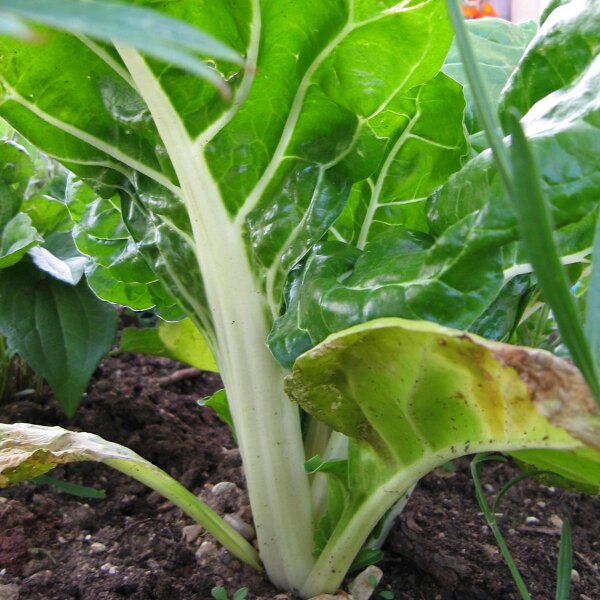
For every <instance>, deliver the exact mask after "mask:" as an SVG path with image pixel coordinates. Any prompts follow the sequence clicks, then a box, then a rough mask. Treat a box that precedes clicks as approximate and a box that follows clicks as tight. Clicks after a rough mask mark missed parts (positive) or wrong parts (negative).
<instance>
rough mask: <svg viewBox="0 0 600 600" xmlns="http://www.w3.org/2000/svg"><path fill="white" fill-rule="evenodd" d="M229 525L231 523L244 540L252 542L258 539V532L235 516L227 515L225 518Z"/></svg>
mask: <svg viewBox="0 0 600 600" xmlns="http://www.w3.org/2000/svg"><path fill="white" fill-rule="evenodd" d="M223 518H224V519H225V521H227V523H229V524H230V525H231V526H232V527H233V528H234V529H235V530H236V531H237V532H238V533H239V534H240V535H241V536H242V537H243V538H246V539H247V540H248V541H252V540H253V539H254V538H255V537H256V532H255V531H254V527H252V525H248V523H246V522H245V521H242V520H241V519H240V518H239V517H236V516H235V515H225V516H224V517H223Z"/></svg>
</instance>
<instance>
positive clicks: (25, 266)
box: [0, 261, 117, 416]
mask: <svg viewBox="0 0 600 600" xmlns="http://www.w3.org/2000/svg"><path fill="white" fill-rule="evenodd" d="M0 286H1V289H2V291H1V293H0V333H1V334H2V335H3V336H5V338H6V341H7V344H8V347H9V348H10V349H12V350H13V351H15V352H17V353H18V354H19V355H20V356H22V357H23V359H24V360H25V361H26V362H27V363H28V364H29V365H30V366H31V367H32V368H33V370H34V371H35V372H36V373H38V374H39V375H42V376H43V377H44V378H45V379H46V380H47V381H48V383H49V384H50V387H51V388H52V391H53V392H54V394H55V396H56V398H57V400H58V402H59V403H60V405H61V407H62V408H63V410H64V411H65V413H66V414H67V415H68V416H73V414H74V413H75V410H76V408H77V406H78V405H79V402H80V399H81V395H82V394H83V392H84V391H85V389H86V387H87V384H88V382H89V380H90V378H91V376H92V374H93V372H94V371H95V370H96V367H97V366H98V363H99V362H100V360H101V359H102V358H103V357H104V356H105V355H106V354H107V352H108V351H109V350H110V348H111V346H112V344H113V342H114V340H115V337H116V328H117V315H116V311H115V310H114V308H113V307H112V306H109V305H108V304H106V303H104V302H101V301H100V300H98V298H96V296H94V294H93V293H92V292H91V291H90V290H89V289H88V287H87V286H86V285H85V282H81V283H79V284H78V285H76V286H73V285H68V284H66V283H63V282H61V281H58V280H56V279H54V278H52V277H49V276H46V275H45V274H44V273H43V272H41V271H39V270H38V269H36V268H35V267H34V266H33V265H32V264H31V263H29V262H28V261H22V262H21V263H20V264H19V265H17V266H15V267H13V268H11V269H6V270H3V271H2V272H0Z"/></svg>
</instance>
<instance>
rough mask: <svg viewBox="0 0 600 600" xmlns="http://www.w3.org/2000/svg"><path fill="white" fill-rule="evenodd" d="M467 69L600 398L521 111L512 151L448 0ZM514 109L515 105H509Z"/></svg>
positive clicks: (547, 285)
mask: <svg viewBox="0 0 600 600" xmlns="http://www.w3.org/2000/svg"><path fill="white" fill-rule="evenodd" d="M446 5H447V7H448V13H449V15H450V18H451V20H452V24H453V26H454V31H455V33H456V43H457V45H458V47H459V49H460V52H461V55H462V58H463V62H464V65H465V71H466V73H467V76H468V78H469V83H470V84H471V88H472V90H473V96H474V99H475V105H476V108H477V113H478V117H479V120H480V122H481V124H482V126H483V128H484V130H485V132H486V136H487V138H488V141H489V144H490V147H491V148H492V150H493V153H494V159H495V161H496V165H497V168H498V172H499V173H500V176H501V178H502V181H503V182H504V185H505V187H506V190H507V192H508V194H509V195H510V196H511V197H512V199H513V202H514V206H515V210H516V212H517V217H518V222H519V231H520V236H521V241H522V243H523V246H524V247H525V250H526V252H527V255H528V257H529V261H530V262H531V264H532V266H533V269H534V271H535V274H536V276H537V278H538V282H539V286H540V288H541V290H542V293H543V295H544V299H545V301H546V302H547V303H548V305H549V306H550V308H551V309H552V312H553V314H554V318H555V319H556V322H557V324H558V327H559V330H560V333H561V336H562V339H563V341H564V343H565V345H566V346H567V348H568V349H569V351H570V353H571V356H572V357H573V360H574V362H575V364H576V365H577V367H578V368H579V370H580V371H581V372H582V374H583V376H584V377H585V380H586V382H587V384H588V385H589V387H590V389H591V390H592V393H593V394H594V396H595V398H596V401H597V402H598V403H599V404H600V384H599V383H598V376H597V371H596V366H595V364H594V362H593V360H592V353H591V351H590V347H589V345H588V343H587V340H586V337H585V334H584V331H583V326H582V323H581V316H580V315H579V314H578V313H577V310H576V308H575V305H574V303H573V299H572V297H571V294H570V291H569V286H568V283H567V279H566V276H565V274H564V271H563V267H562V265H561V263H560V259H559V257H558V252H557V249H556V245H555V244H554V240H553V237H552V231H553V223H552V216H551V214H550V211H549V209H548V206H547V203H546V202H545V199H544V196H543V192H542V188H541V185H540V178H539V175H538V169H537V166H536V164H535V160H534V158H533V155H532V153H531V150H530V148H529V145H528V142H527V139H526V137H525V133H524V132H523V129H522V127H521V123H520V121H519V116H518V115H516V114H515V113H514V112H513V113H510V114H509V127H510V133H511V134H512V138H513V140H512V151H511V154H510V155H509V153H508V151H507V148H506V146H505V144H504V140H503V139H502V135H501V131H502V130H501V127H500V122H499V120H498V117H497V115H496V114H495V113H494V112H493V111H492V109H491V103H490V101H489V98H488V94H487V91H486V88H485V83H484V81H483V78H482V77H481V74H480V72H479V66H478V64H477V60H476V58H475V54H474V52H473V49H472V47H471V44H470V41H469V34H468V32H467V29H466V27H465V23H464V20H463V18H462V15H461V13H460V9H459V7H458V4H457V3H456V2H454V0H446ZM509 112H510V111H509Z"/></svg>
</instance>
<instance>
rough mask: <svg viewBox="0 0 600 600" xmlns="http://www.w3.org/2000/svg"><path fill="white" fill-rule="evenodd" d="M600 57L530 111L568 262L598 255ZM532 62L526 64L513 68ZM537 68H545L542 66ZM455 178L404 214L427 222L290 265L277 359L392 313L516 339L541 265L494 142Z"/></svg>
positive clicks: (355, 198)
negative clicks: (528, 249) (415, 212)
mask: <svg viewBox="0 0 600 600" xmlns="http://www.w3.org/2000/svg"><path fill="white" fill-rule="evenodd" d="M584 4H585V6H588V4H586V3H582V4H581V5H580V6H579V8H578V10H579V11H583V12H584V13H586V11H587V13H589V7H588V8H585V10H584V8H582V7H583V5H584ZM596 12H597V11H596ZM587 13H586V14H587ZM559 16H560V15H559ZM571 16H572V15H571ZM588 16H589V14H588ZM570 18H571V17H570ZM556 27H558V25H557V26H556ZM569 31H570V34H569V35H570V36H571V37H574V38H577V34H576V33H575V32H574V31H571V30H569ZM545 39H546V33H545V30H544V29H543V28H542V30H540V32H539V33H538V34H537V35H536V36H535V37H534V39H533V41H532V45H531V47H534V46H535V45H536V44H538V45H539V47H540V48H542V49H543V48H544V47H545V46H544V44H545V43H546V42H545V41H544V40H545ZM577 39H579V42H578V43H583V41H582V39H580V38H577ZM573 43H575V42H573ZM595 47H596V48H600V46H595ZM540 51H541V50H540ZM599 60H600V57H599V58H596V59H595V60H592V61H587V62H583V63H581V64H579V69H580V77H579V78H577V79H575V80H574V81H573V82H572V83H568V84H567V85H564V86H563V87H560V89H557V90H556V91H554V90H550V89H548V92H553V93H550V95H548V96H546V97H544V98H541V99H540V100H539V102H537V103H536V104H535V105H534V106H532V107H531V109H530V110H529V112H528V113H527V114H526V115H525V116H524V118H523V121H522V122H523V126H524V128H525V131H526V133H527V135H528V137H529V143H530V146H531V148H532V151H533V153H534V155H535V157H536V161H537V162H538V164H539V165H540V171H541V177H542V186H543V189H544V193H545V195H546V197H548V198H549V200H550V202H551V205H552V209H553V213H554V214H553V217H554V221H555V223H556V225H557V231H556V233H555V239H556V243H557V245H558V248H559V252H560V258H561V262H563V263H565V264H577V263H579V264H584V265H585V264H586V263H587V262H588V261H589V256H590V254H591V249H592V244H593V235H594V224H595V219H596V218H597V215H598V198H599V197H600V177H599V176H598V173H599V170H598V166H599V165H600V145H599V143H598V140H599V139H600V138H599V136H598V126H597V124H598V122H599V121H598V117H599V115H600V106H599V105H598V102H597V98H598V94H597V90H598V89H599V88H600V62H598V61H599ZM524 68H525V67H524V64H521V63H520V64H519V65H518V66H517V69H516V71H515V73H519V72H520V71H521V70H522V69H524ZM531 77H532V79H535V74H534V73H533V72H532V74H531ZM427 85H432V84H426V86H427ZM507 93H508V92H505V93H504V95H505V96H506V94H507ZM503 97H504V96H503ZM574 174H576V175H574ZM446 179H447V181H446V182H445V183H444V184H443V185H442V186H441V187H440V188H438V189H437V190H435V191H434V192H433V193H432V194H431V195H430V196H429V198H428V200H427V202H426V207H425V208H426V210H424V211H423V212H422V213H420V216H419V220H418V221H416V220H415V219H414V218H412V219H407V222H405V223H404V224H402V223H400V226H402V225H404V227H408V228H410V229H412V230H417V231H418V232H419V233H416V234H415V232H414V231H413V232H410V231H406V230H404V231H401V230H399V231H397V232H395V233H383V234H380V235H379V237H376V238H374V239H373V241H368V243H367V244H365V245H364V247H361V245H359V244H357V243H356V242H354V244H355V246H358V248H357V247H355V246H350V245H348V246H343V245H341V244H340V243H339V242H338V243H332V242H328V243H327V244H326V243H321V244H318V245H316V246H315V247H314V248H313V250H312V252H311V253H310V254H309V255H308V256H307V257H306V258H305V259H304V261H303V262H302V263H301V264H299V265H298V266H297V268H296V269H295V271H294V272H293V273H292V277H291V278H290V281H289V282H288V285H287V288H286V295H285V297H286V312H285V313H284V315H283V316H282V317H280V318H279V319H278V320H277V321H276V322H275V326H274V328H273V330H272V332H271V336H270V347H271V350H272V351H273V352H274V354H275V355H276V356H277V358H278V360H280V361H281V362H282V363H283V364H285V365H286V366H288V367H291V365H292V364H293V361H294V359H295V358H296V357H297V356H298V355H299V354H300V353H301V352H303V351H305V350H307V349H308V348H310V347H311V346H313V345H314V344H316V343H318V342H320V341H321V340H323V339H324V338H325V337H326V336H327V335H328V334H330V333H333V332H335V331H338V330H340V329H342V328H343V327H346V326H348V325H349V324H356V323H361V322H364V321H367V320H369V319H373V318H378V317H388V316H402V317H406V318H411V319H424V320H431V321H434V322H438V323H441V324H444V325H447V326H451V327H456V328H459V329H472V330H474V331H476V332H479V333H482V334H484V335H490V336H492V337H494V338H495V339H508V336H510V332H511V331H512V330H513V329H514V328H515V327H516V325H517V324H518V319H519V316H520V314H521V312H522V310H523V308H524V306H523V300H524V295H523V294H525V293H527V286H524V287H522V290H521V291H522V292H523V293H521V294H519V293H514V292H515V289H516V288H513V289H512V291H511V288H510V287H508V286H509V285H510V282H511V281H512V279H513V278H514V277H517V276H519V277H521V276H523V275H527V274H529V273H531V272H532V270H533V269H532V266H531V265H530V264H528V261H527V260H526V259H525V258H524V255H523V250H522V248H521V247H520V245H518V244H517V240H518V230H517V220H516V215H515V213H514V210H513V207H512V204H511V200H510V198H509V197H508V196H507V194H506V192H505V189H504V186H503V185H502V182H501V180H500V178H499V176H498V173H497V172H496V168H495V164H494V162H493V159H492V155H491V152H490V151H489V150H488V151H485V152H483V153H481V154H480V155H478V156H476V157H475V158H473V159H471V160H470V161H469V162H467V163H466V164H465V165H464V166H463V167H462V168H461V169H460V170H457V172H456V173H455V174H453V175H452V174H451V175H449V176H448V175H447V176H446ZM399 181H400V182H403V181H404V179H399ZM360 185H362V184H357V185H355V187H354V189H353V192H352V194H351V196H350V200H349V203H348V207H347V209H346V213H347V212H348V211H349V210H350V208H349V207H350V206H352V205H356V206H360V204H361V200H360V194H359V192H357V188H358V186H360ZM363 193H364V192H363ZM363 204H364V202H363ZM365 212H366V211H364V210H363V214H364V213H365ZM356 214H358V211H356ZM382 220H383V221H385V219H382ZM336 225H337V224H336ZM378 225H379V223H378ZM340 229H341V226H340ZM386 236H387V237H386ZM336 237H337V239H338V240H340V241H342V240H343V241H346V240H345V239H344V237H343V236H336ZM361 250H362V252H361ZM500 325H501V326H500Z"/></svg>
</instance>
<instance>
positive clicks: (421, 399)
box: [286, 319, 600, 577]
mask: <svg viewBox="0 0 600 600" xmlns="http://www.w3.org/2000/svg"><path fill="white" fill-rule="evenodd" d="M286 389H287V391H288V393H289V395H290V397H291V398H292V399H293V400H295V401H296V402H298V403H299V404H300V406H301V407H302V408H303V409H304V410H306V411H307V412H309V413H310V414H311V415H313V416H315V417H316V418H318V419H319V420H321V421H323V422H325V423H326V424H328V425H329V426H331V427H332V428H334V429H335V430H337V431H340V432H342V433H344V434H345V435H347V436H349V437H350V438H351V442H350V446H349V450H348V459H347V467H346V469H344V468H343V467H344V466H346V463H345V461H341V462H336V463H333V464H334V465H337V466H336V467H335V477H336V479H337V480H338V481H341V482H342V487H341V488H340V493H341V494H343V496H342V497H341V499H339V500H338V501H337V502H336V504H335V505H332V506H331V507H330V509H331V510H330V512H329V513H328V514H327V516H326V518H329V519H333V520H334V524H333V527H329V528H322V529H321V531H322V532H323V533H327V534H328V539H327V544H326V545H325V548H324V551H323V553H322V554H321V555H320V557H319V560H318V561H317V566H316V567H315V571H314V572H313V575H314V576H315V577H318V574H319V572H320V571H319V569H320V567H319V564H321V565H325V564H326V562H327V558H328V556H330V554H329V553H330V552H333V551H334V550H335V553H336V556H338V554H337V553H338V552H342V553H343V547H344V546H345V545H346V544H349V542H350V540H352V541H353V542H355V541H356V540H355V538H354V536H356V535H358V532H357V531H356V530H354V527H353V519H357V518H359V517H358V515H361V517H362V518H366V515H370V520H369V524H371V525H372V526H373V527H374V526H375V524H376V523H377V521H378V520H379V519H380V518H381V517H382V516H383V515H384V514H385V512H386V511H387V510H388V509H389V508H390V507H391V506H393V504H394V503H395V502H396V501H397V500H398V499H399V498H400V497H401V496H402V494H404V493H405V492H406V491H407V490H408V489H409V488H410V486H411V485H413V484H414V483H416V482H417V481H418V480H419V479H420V478H421V477H422V476H423V475H424V474H426V473H427V472H429V471H430V470H431V469H433V468H435V467H437V466H440V465H442V464H444V463H446V462H447V461H449V460H452V459H454V458H456V457H458V456H461V455H464V454H471V453H478V452H484V451H487V450H501V451H509V452H510V451H512V450H526V449H531V451H532V452H533V451H534V450H535V451H536V452H538V451H539V450H544V449H546V450H549V449H552V450H570V451H575V452H581V453H582V454H581V455H580V456H581V459H582V460H586V461H587V466H589V465H595V468H594V469H593V470H588V471H587V472H585V475H584V471H582V470H580V469H578V468H577V467H574V468H573V469H571V470H569V469H568V468H565V467H563V468H562V473H561V474H562V475H563V476H566V477H570V476H571V475H573V478H574V479H575V481H576V482H578V483H581V484H583V483H584V482H585V483H587V488H588V490H589V489H592V488H594V489H598V485H599V484H600V471H599V470H598V464H599V463H598V461H599V460H600V452H598V450H599V449H600V446H599V444H598V440H599V439H600V437H599V436H598V433H599V432H600V416H599V415H598V413H597V411H596V406H595V402H594V399H593V396H592V394H591V393H590V391H589V389H588V388H587V386H586V384H585V382H584V380H583V378H582V377H581V375H580V374H579V372H578V371H577V369H575V368H574V367H573V366H572V365H570V364H569V363H567V362H565V361H561V360H560V359H557V358H556V357H554V356H552V355H551V354H549V353H545V352H543V351H539V350H531V349H528V348H521V347H516V346H509V345H505V344H501V343H497V342H490V341H487V340H485V339H483V338H479V337H477V336H473V335H470V334H465V333H464V332H462V331H457V330H452V329H448V328H445V327H441V326H439V325H435V324H432V323H426V322H419V321H407V320H403V319H379V320H375V321H370V322H368V323H365V324H363V325H358V326H356V327H353V328H350V329H348V330H346V331H343V332H340V333H337V334H334V335H331V336H330V337H329V338H327V340H326V341H325V342H323V343H321V344H320V345H319V346H317V347H315V348H313V349H312V350H310V351H309V352H307V353H305V354H303V355H302V356H301V357H300V358H299V359H298V360H297V361H296V363H295V365H294V369H293V371H292V374H291V375H290V376H289V377H288V378H287V381H286ZM542 414H543V415H545V417H546V418H547V419H548V420H546V418H545V417H544V416H542ZM567 431H568V432H569V433H567ZM580 440H582V441H583V442H585V443H586V444H591V445H593V446H594V447H595V450H591V449H586V450H584V451H583V450H581V449H582V447H583V443H582V441H580ZM557 455H558V456H561V455H560V454H558V453H557ZM521 456H522V458H525V457H526V456H527V454H526V453H525V452H521ZM529 458H530V459H532V461H533V458H535V456H532V457H529ZM537 458H539V454H538V457H537ZM549 460H550V462H551V461H552V458H551V457H549ZM327 464H328V463H324V465H325V466H327ZM563 464H564V462H563ZM318 468H319V466H317V469H318ZM332 468H333V466H332V467H331V468H330V469H329V470H331V469H332ZM340 469H341V478H340ZM344 476H345V477H344ZM346 482H347V485H344V484H345V483H346ZM338 496H339V494H338ZM340 503H342V506H340ZM366 529H368V528H366ZM361 530H362V528H361ZM363 535H364V531H363ZM363 541H364V539H363ZM352 547H353V548H356V544H355V543H353V545H352ZM352 558H353V557H348V560H352ZM321 568H324V569H325V568H326V567H324V566H323V567H321Z"/></svg>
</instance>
